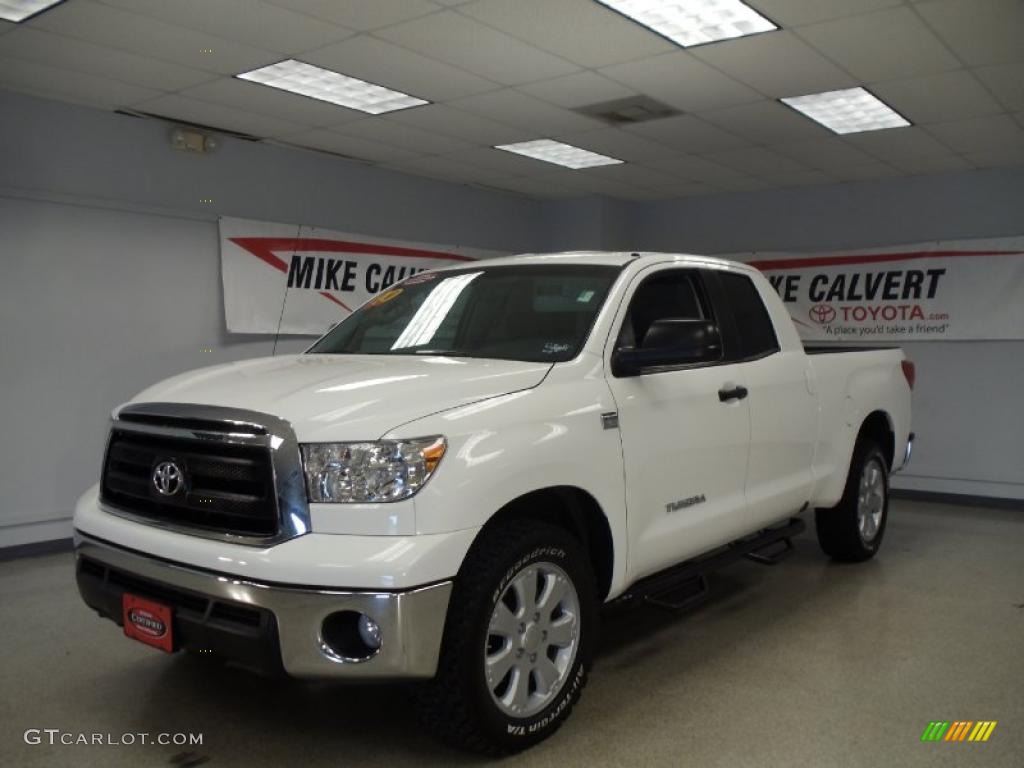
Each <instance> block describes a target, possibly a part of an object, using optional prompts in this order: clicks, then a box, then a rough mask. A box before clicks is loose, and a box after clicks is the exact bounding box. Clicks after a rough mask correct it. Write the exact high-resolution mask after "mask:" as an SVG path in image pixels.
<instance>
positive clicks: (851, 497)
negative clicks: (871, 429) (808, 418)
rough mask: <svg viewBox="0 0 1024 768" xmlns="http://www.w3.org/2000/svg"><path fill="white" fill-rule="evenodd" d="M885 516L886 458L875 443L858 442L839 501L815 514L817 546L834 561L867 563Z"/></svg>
mask: <svg viewBox="0 0 1024 768" xmlns="http://www.w3.org/2000/svg"><path fill="white" fill-rule="evenodd" d="M888 515H889V473H888V470H887V467H886V461H885V455H884V454H883V453H882V450H881V449H880V448H879V447H878V445H877V444H876V443H875V442H874V441H871V440H860V441H858V442H857V445H856V447H855V448H854V451H853V461H851V462H850V474H849V477H848V478H847V480H846V488H845V490H844V491H843V497H842V499H840V501H839V503H838V504H837V505H836V506H834V507H832V508H831V509H819V510H817V511H816V512H815V513H814V522H815V527H816V528H817V531H818V543H819V544H821V548H822V549H823V550H824V551H825V554H827V555H828V556H829V557H831V558H832V559H833V560H840V561H844V562H861V561H864V560H868V559H870V558H872V557H874V556H875V553H876V552H878V548H879V547H880V546H881V545H882V537H883V535H884V534H885V523H886V520H887V519H888Z"/></svg>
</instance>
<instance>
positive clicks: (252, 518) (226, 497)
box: [100, 427, 277, 536]
mask: <svg viewBox="0 0 1024 768" xmlns="http://www.w3.org/2000/svg"><path fill="white" fill-rule="evenodd" d="M163 462H173V464H174V465H175V466H176V467H178V468H179V469H180V470H181V474H182V476H183V477H182V479H181V487H180V488H179V489H178V490H177V492H175V493H173V494H172V495H161V494H160V493H158V491H157V486H156V484H155V483H154V481H153V473H154V470H155V469H156V467H157V466H158V465H160V464H161V463H163ZM100 493H101V498H102V500H103V501H104V502H105V503H107V504H110V505H112V506H114V507H117V508H119V509H122V510H125V511H126V512H131V513H132V514H135V515H139V516H142V517H146V518H149V519H152V520H154V521H160V522H166V523H173V524H175V525H181V526H188V527H195V528H201V529H206V530H212V531H217V532H222V533H234V534H240V535H246V536H253V535H256V536H272V535H274V534H275V533H277V503H276V499H275V495H274V482H273V468H272V464H271V457H270V452H269V449H268V448H266V447H264V446H255V445H237V444H232V443H225V442H219V441H215V440H198V439H188V438H180V437H166V436H162V435H151V434H146V433H141V432H136V431H132V430H121V429H117V428H116V427H115V428H114V429H113V431H112V432H111V433H110V442H109V444H108V447H107V458H106V462H105V464H104V467H103V481H102V484H101V486H100Z"/></svg>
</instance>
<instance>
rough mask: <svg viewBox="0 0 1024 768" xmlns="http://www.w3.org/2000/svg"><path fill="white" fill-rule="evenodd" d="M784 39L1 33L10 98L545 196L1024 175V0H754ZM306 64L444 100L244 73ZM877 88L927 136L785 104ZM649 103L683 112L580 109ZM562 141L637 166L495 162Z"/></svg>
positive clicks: (525, 31) (459, 10)
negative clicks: (953, 174)
mask: <svg viewBox="0 0 1024 768" xmlns="http://www.w3.org/2000/svg"><path fill="white" fill-rule="evenodd" d="M748 2H749V5H751V6H753V7H754V8H755V9H756V10H758V11H759V12H760V13H762V14H764V15H765V16H767V17H768V18H770V19H772V20H773V21H774V22H775V23H776V24H778V25H779V27H780V29H779V30H777V31H773V32H767V33H763V34H759V35H753V36H750V37H744V38H739V39H733V40H728V41H723V42H719V43H712V44H708V45H702V46H698V47H694V48H690V49H686V50H684V49H681V48H679V47H677V46H675V45H674V44H672V43H671V42H670V41H668V40H667V39H666V38H663V37H660V36H659V35H656V34H654V33H653V32H650V31H648V30H647V29H645V28H644V27H641V26H639V25H638V24H636V23H634V22H632V21H630V20H629V19H628V18H626V17H624V16H621V15H619V14H617V13H615V12H613V11H611V10H609V9H608V8H607V7H605V6H604V5H602V4H600V3H598V2H595V0H66V1H65V2H63V3H62V4H60V5H58V6H56V7H54V8H52V9H51V10H49V11H47V12H45V13H43V14H41V15H39V16H36V17H34V18H32V19H30V20H29V21H27V22H25V23H22V24H10V23H6V22H0V88H7V89H11V90H16V91H23V92H28V93H32V94H36V95H40V96H44V97H50V98H56V99H60V100H64V101H69V102H74V103H78V104H85V105H89V106H93V107H99V108H102V109H108V110H110V109H124V110H133V111H137V112H144V113H150V114H157V115H161V116H165V117H167V118H171V119H176V120H180V121H186V122H191V123H198V124H203V125H209V126H215V127H219V128H223V129H228V130H231V131H236V132H242V133H246V134H251V135H253V136H256V137H259V138H260V139H264V140H269V141H274V142H276V143H284V144H291V145H297V146H302V147H307V148H312V149H317V150H321V151H325V152H332V153H336V154H341V155H345V156H349V157H352V158H355V159H358V160H361V161H363V162H367V163H372V164H375V165H380V166H382V167H385V168H389V169H392V170H397V171H401V172H404V173H411V174H416V175H421V176H429V177H434V178H440V179H444V180H447V181H452V182H455V183H460V184H477V185H480V186H486V187H491V188H498V189H503V190H508V191H510V192H514V193H518V194H522V195H528V196H532V197H574V196H581V195H589V194H600V195H607V196H610V197H616V198H621V199H632V200H654V199H665V198H672V197H679V196H688V195H710V194H721V193H725V192H734V191H745V190H761V189H772V188H781V187H789V186H796V185H813V184H829V183H842V182H855V181H862V180H870V179H880V178H891V177H898V176H910V175H919V174H930V173H941V172H949V171H959V170H969V169H972V168H993V167H1004V166H1012V165H1020V164H1024V42H1022V39H1024V1H1022V0H748ZM286 58H295V59H299V60H301V61H305V62H309V63H311V64H315V65H317V66H320V67H324V68H327V69H332V70H335V71H338V72H341V73H344V74H346V75H350V76H352V77H357V78H360V79H363V80H368V81H370V82H373V83H378V84H380V85H384V86H387V87H389V88H392V89H395V90H399V91H402V92H404V93H409V94H412V95H414V96H418V97H420V98H423V99H427V100H429V101H431V102H432V103H431V104H428V105H426V106H421V107H415V108H412V109H408V110H403V111H399V112H394V113H391V114H387V115H380V116H376V117H370V116H368V115H366V114H363V113H361V112H356V111H353V110H349V109H346V108H344V107H340V106H334V105H332V104H328V103H325V102H319V101H315V100H312V99H308V98H305V97H302V96H297V95H293V94H289V93H286V92H283V91H277V90H273V89H270V88H266V87H263V86H260V85H257V84H254V83H250V82H245V81H242V80H238V79H236V78H234V77H233V75H236V74H239V73H241V72H243V71H246V70H251V69H255V68H258V67H262V66H265V65H268V64H272V63H275V62H278V61H281V60H282V59H286ZM858 85H860V86H864V87H866V88H868V89H869V90H870V91H872V92H873V93H874V94H875V95H877V96H878V97H879V98H881V99H883V100H884V101H885V102H886V103H888V104H889V105H890V106H892V107H893V108H894V109H896V110H897V111H898V112H900V113H901V114H902V115H904V116H905V117H906V118H907V119H909V120H910V121H911V122H912V123H913V125H912V126H910V127H906V128H897V129H891V130H884V131H875V132H869V133H860V134H850V135H845V136H837V135H834V134H832V133H831V132H829V131H828V130H826V129H824V128H822V127H821V126H819V125H817V124H816V123H813V122H811V121H810V120H808V119H806V118H804V117H803V116H801V115H799V114H797V113H796V112H794V111H792V110H790V109H789V108H787V107H785V106H783V105H782V104H780V103H779V102H778V99H779V98H781V97H785V96H800V95H804V94H807V93H813V92H819V91H826V90H837V89H845V88H851V87H855V86H858ZM639 95H644V96H648V97H650V98H653V99H656V100H658V101H660V102H662V103H664V104H666V105H668V106H670V107H672V108H673V109H674V110H675V111H676V112H678V113H680V114H676V115H674V116H671V117H665V118H662V119H657V120H652V121H649V122H644V123H637V124H634V125H627V126H625V127H622V126H611V125H609V124H607V123H605V122H602V121H601V120H599V119H597V118H595V117H591V116H588V115H583V114H580V113H579V112H576V111H573V110H575V109H578V108H581V107H586V106H589V105H591V104H594V103H600V102H605V101H612V100H617V99H623V98H629V97H633V96H639ZM539 138H554V139H557V140H559V141H563V142H566V143H569V144H574V145H576V146H579V147H583V148H585V149H589V150H592V151H595V152H600V153H603V154H607V155H611V156H613V157H616V158H619V159H622V160H624V161H625V162H624V163H623V164H620V165H610V166H604V167H600V168H591V169H582V170H578V171H570V170H562V169H559V168H557V167H555V166H552V165H549V164H547V163H543V162H540V161H537V160H533V159H530V158H527V157H522V156H518V155H511V154H508V153H504V152H501V151H499V150H496V149H493V148H492V147H493V145H495V144H504V143H514V142H522V141H529V140H532V139H539Z"/></svg>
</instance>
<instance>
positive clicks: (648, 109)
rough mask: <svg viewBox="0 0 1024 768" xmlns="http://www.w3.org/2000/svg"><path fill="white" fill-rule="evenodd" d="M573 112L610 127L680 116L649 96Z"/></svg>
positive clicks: (606, 103)
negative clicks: (592, 118)
mask: <svg viewBox="0 0 1024 768" xmlns="http://www.w3.org/2000/svg"><path fill="white" fill-rule="evenodd" d="M573 111H574V112H579V113H580V114H581V115H588V116H589V117H596V118H597V119H598V120H604V121H605V122H606V123H611V124H612V125H621V124H623V123H646V122H647V121H648V120H660V119H661V118H663V117H673V116H674V115H679V114H682V113H681V112H680V111H679V110H678V109H674V108H672V107H670V106H669V105H668V104H662V103H661V102H660V101H655V100H654V99H652V98H651V97H650V96H631V97H629V98H628V99H615V100H614V101H603V102H601V103H600V104H590V105H588V106H586V107H577V108H576V109H575V110H573Z"/></svg>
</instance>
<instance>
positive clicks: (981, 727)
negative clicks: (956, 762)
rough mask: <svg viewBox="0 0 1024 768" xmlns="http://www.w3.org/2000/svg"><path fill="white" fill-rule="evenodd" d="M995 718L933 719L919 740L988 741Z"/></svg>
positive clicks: (994, 725) (993, 727)
mask: <svg viewBox="0 0 1024 768" xmlns="http://www.w3.org/2000/svg"><path fill="white" fill-rule="evenodd" d="M995 727H996V721H995V720H977V721H975V720H954V721H953V722H952V723H951V722H949V721H948V720H937V721H935V720H933V721H932V722H930V723H928V727H927V728H925V729H924V733H922V734H921V741H988V737H989V736H991V735H992V731H994V730H995Z"/></svg>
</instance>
